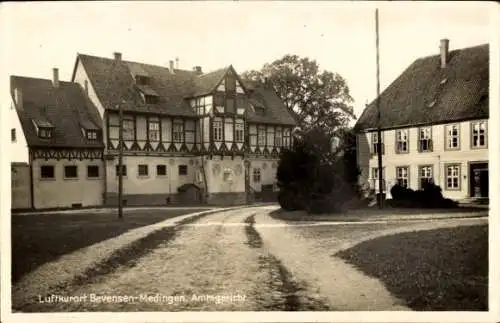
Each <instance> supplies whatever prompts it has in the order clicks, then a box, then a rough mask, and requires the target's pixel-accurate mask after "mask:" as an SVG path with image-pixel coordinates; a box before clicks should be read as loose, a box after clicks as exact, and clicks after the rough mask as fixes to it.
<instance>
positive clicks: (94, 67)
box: [13, 53, 295, 208]
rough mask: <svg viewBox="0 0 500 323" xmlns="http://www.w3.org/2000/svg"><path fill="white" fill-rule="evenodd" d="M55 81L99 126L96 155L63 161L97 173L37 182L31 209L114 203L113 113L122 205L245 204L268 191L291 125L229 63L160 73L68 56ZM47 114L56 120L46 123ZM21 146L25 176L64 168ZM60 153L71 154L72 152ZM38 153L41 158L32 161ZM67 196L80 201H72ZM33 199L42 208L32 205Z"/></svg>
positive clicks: (118, 61)
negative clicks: (67, 71) (78, 98)
mask: <svg viewBox="0 0 500 323" xmlns="http://www.w3.org/2000/svg"><path fill="white" fill-rule="evenodd" d="M53 83H54V82H53ZM59 83H62V82H59ZM64 83H65V84H66V83H67V84H68V86H69V84H71V86H72V87H75V88H77V89H78V90H79V91H80V93H81V94H82V96H83V97H84V99H85V100H86V101H87V102H88V103H89V106H88V108H89V109H92V111H93V113H92V115H93V116H94V117H95V119H98V120H99V121H97V122H95V127H94V128H95V140H94V141H95V143H96V144H99V145H100V147H99V148H98V149H97V151H98V154H97V155H92V158H91V159H88V158H86V157H85V156H87V155H85V156H84V157H83V158H76V159H71V163H72V165H73V164H74V166H76V167H77V168H78V169H81V168H85V167H89V166H90V164H89V163H91V162H95V161H98V162H97V165H96V166H98V167H99V176H98V179H94V178H92V180H89V179H88V178H82V179H79V181H72V182H71V181H67V180H66V178H64V177H63V178H64V179H65V181H64V182H63V183H64V185H66V186H64V188H63V189H61V187H63V186H57V185H52V186H50V185H49V184H47V183H49V182H42V185H41V186H40V187H39V188H37V189H36V191H37V192H35V193H34V194H33V196H34V199H33V200H34V201H35V203H34V207H35V208H39V207H50V206H55V204H57V203H54V202H52V201H54V200H55V199H57V198H55V197H54V196H59V197H61V198H62V199H64V200H65V203H64V204H65V205H64V206H66V207H67V206H71V205H74V204H78V203H80V204H82V205H89V204H95V205H100V204H107V205H116V204H117V202H118V175H119V172H120V169H119V167H118V153H119V150H120V146H119V145H120V141H119V129H120V118H119V110H120V109H121V110H122V112H123V118H122V129H123V132H122V139H123V141H122V142H123V146H122V147H121V148H122V151H123V168H122V170H121V171H122V172H123V202H124V204H125V205H166V204H174V203H192V204H196V203H209V204H223V205H228V204H241V203H246V202H247V201H248V200H249V199H250V196H249V195H250V193H254V192H257V193H256V194H258V192H261V191H263V188H267V187H271V188H272V187H273V186H274V184H275V181H276V179H275V177H276V169H277V161H278V156H279V152H280V149H282V147H287V146H289V145H290V144H291V130H292V127H293V126H294V125H295V123H294V120H293V118H292V116H291V115H290V114H289V112H288V110H287V108H286V107H285V106H284V104H283V103H282V102H281V100H280V99H279V98H278V96H277V95H276V93H274V91H273V90H272V88H271V87H270V85H269V84H253V83H252V84H249V83H244V82H243V81H242V80H241V79H240V77H239V75H238V74H237V73H236V71H235V69H234V68H233V67H232V66H228V67H226V68H223V69H220V70H217V71H214V72H211V73H206V74H205V73H203V72H202V69H201V67H195V68H193V70H182V69H179V68H177V67H175V66H174V63H173V61H171V62H170V66H169V67H163V66H156V65H150V64H143V63H137V62H129V61H125V60H123V59H122V55H121V54H120V53H115V54H114V56H113V57H112V58H104V57H96V56H89V55H83V54H78V56H77V59H76V62H75V65H74V70H73V75H72V80H71V82H64ZM15 88H16V87H15V86H13V98H14V102H16V100H15V94H14V92H15ZM17 88H18V91H19V90H21V89H20V88H19V87H17ZM25 99H26V97H25ZM35 100H36V98H30V101H35ZM16 108H17V111H18V114H19V115H21V114H22V113H21V114H20V113H19V111H20V110H19V105H17V106H16ZM62 108H63V107H59V109H62ZM80 114H81V113H80ZM53 118H58V116H57V115H52V116H51V118H48V119H50V120H49V123H52V122H53V120H52V119H53ZM93 125H94V124H93ZM23 128H24V127H23ZM80 128H81V127H80ZM94 128H92V129H94ZM54 129H56V131H55V132H56V133H57V127H55V128H54ZM23 131H24V132H26V129H23ZM84 134H85V131H83V132H82V135H84ZM93 138H94V137H93ZM28 146H29V147H28V148H29V154H30V158H31V159H30V161H31V162H30V165H31V167H32V168H33V170H32V174H33V178H40V176H41V175H40V174H41V173H40V172H41V171H42V167H43V166H47V165H48V164H50V163H51V162H52V163H53V167H54V174H57V175H60V174H59V173H61V172H63V171H64V168H63V167H66V166H67V165H66V164H64V165H61V164H57V163H54V162H53V159H54V158H53V156H52V155H54V154H57V153H56V152H53V151H52V149H53V148H54V147H52V146H51V145H48V146H47V147H45V148H46V149H48V150H47V151H46V152H45V150H44V153H43V154H42V155H40V154H41V153H37V152H36V151H37V150H36V149H37V148H36V147H35V146H34V145H30V142H29V141H28ZM66 149H67V153H68V154H71V153H70V152H69V151H70V150H71V149H73V150H74V149H76V147H66ZM65 151H66V150H65ZM51 154H52V155H51ZM38 155H40V158H41V159H39V158H33V157H36V156H38ZM57 156H59V155H57ZM94 157H95V158H96V159H94ZM47 158H48V159H47ZM67 161H68V162H67V163H69V159H67ZM61 174H62V173H61ZM54 176H56V175H54ZM84 180H87V181H90V182H89V183H87V182H85V185H96V187H95V188H94V189H92V192H91V193H90V194H89V195H88V193H89V192H90V191H91V190H90V189H89V187H87V186H85V185H78V183H79V182H80V181H84ZM69 183H74V184H75V186H74V187H73V186H71V184H69ZM91 183H92V184H91ZM97 186H98V187H97ZM78 190H80V191H78ZM68 192H72V193H71V194H69V193H68ZM84 192H85V194H84ZM37 194H44V195H43V196H41V195H40V196H38V195H37ZM67 194H69V195H70V196H76V195H79V194H82V195H83V196H82V197H81V198H79V199H74V200H73V199H68V197H64V196H65V195H67ZM93 195H95V196H93ZM40 200H45V201H48V202H38V204H37V203H36V201H40ZM49 204H50V206H49ZM57 206H60V205H59V204H58V205H57Z"/></svg>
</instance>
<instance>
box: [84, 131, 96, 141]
mask: <svg viewBox="0 0 500 323" xmlns="http://www.w3.org/2000/svg"><path fill="white" fill-rule="evenodd" d="M86 132H87V139H88V140H97V131H96V130H87V131H86Z"/></svg>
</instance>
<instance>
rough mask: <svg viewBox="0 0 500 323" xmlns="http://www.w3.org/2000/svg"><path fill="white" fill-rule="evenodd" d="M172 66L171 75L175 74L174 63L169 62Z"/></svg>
mask: <svg viewBox="0 0 500 323" xmlns="http://www.w3.org/2000/svg"><path fill="white" fill-rule="evenodd" d="M169 64H170V73H171V74H174V61H169Z"/></svg>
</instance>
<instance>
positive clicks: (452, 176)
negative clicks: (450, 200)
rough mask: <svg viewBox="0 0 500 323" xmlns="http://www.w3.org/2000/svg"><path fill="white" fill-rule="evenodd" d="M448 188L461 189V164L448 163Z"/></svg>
mask: <svg viewBox="0 0 500 323" xmlns="http://www.w3.org/2000/svg"><path fill="white" fill-rule="evenodd" d="M445 175H446V189H447V190H459V189H460V165H447V166H446V172H445Z"/></svg>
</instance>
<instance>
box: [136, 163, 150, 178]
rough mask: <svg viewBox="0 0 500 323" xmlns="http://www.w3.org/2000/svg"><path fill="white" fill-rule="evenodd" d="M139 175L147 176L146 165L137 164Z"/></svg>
mask: <svg viewBox="0 0 500 323" xmlns="http://www.w3.org/2000/svg"><path fill="white" fill-rule="evenodd" d="M138 173H139V176H147V175H148V165H139V166H138Z"/></svg>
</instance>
